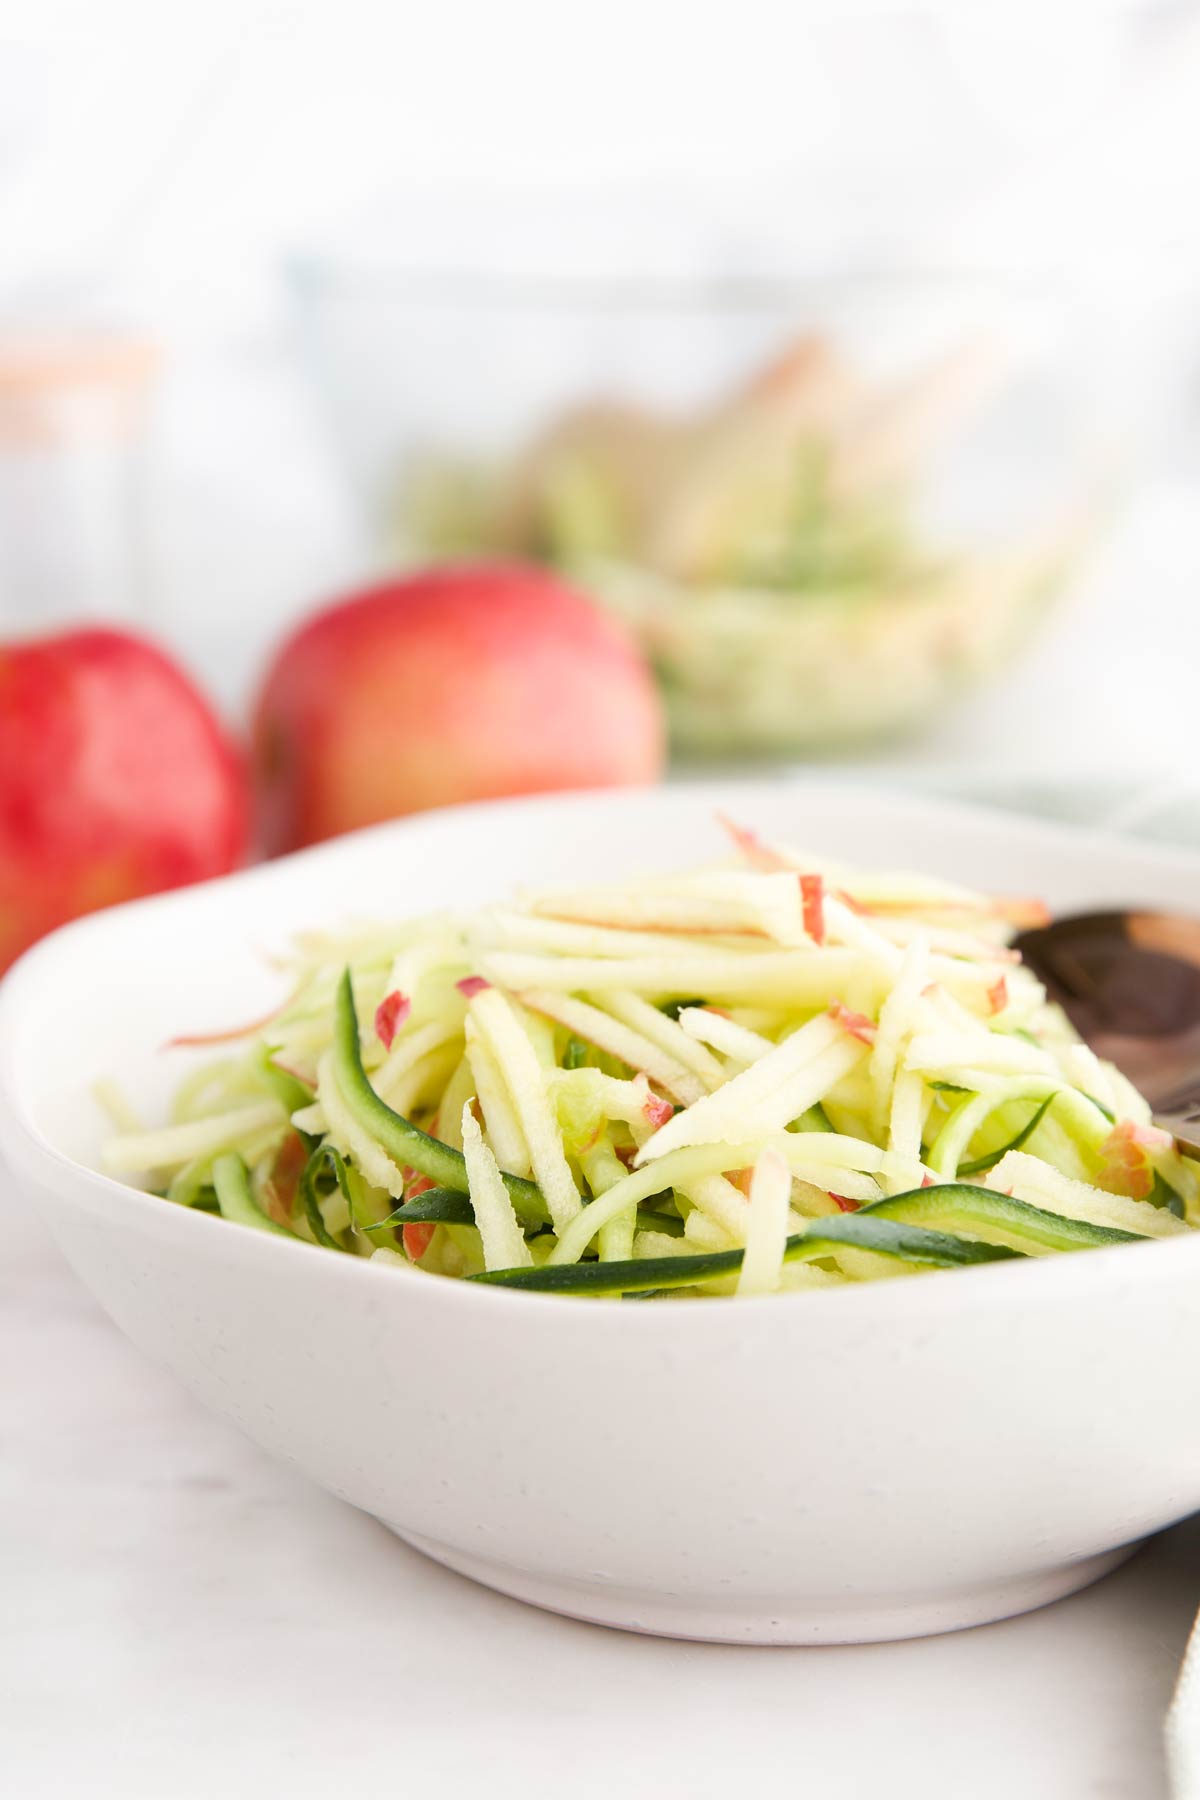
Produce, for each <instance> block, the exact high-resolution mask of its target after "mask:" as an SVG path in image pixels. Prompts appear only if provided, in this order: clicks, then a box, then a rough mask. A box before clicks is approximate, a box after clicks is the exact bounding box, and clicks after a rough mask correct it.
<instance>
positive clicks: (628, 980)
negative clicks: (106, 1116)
mask: <svg viewBox="0 0 1200 1800" xmlns="http://www.w3.org/2000/svg"><path fill="white" fill-rule="evenodd" d="M723 823H724V824H725V828H726V830H727V832H728V834H729V836H730V839H731V841H732V845H733V851H734V854H733V856H732V858H729V859H727V860H726V861H724V862H722V863H719V864H715V865H713V866H711V867H707V868H702V869H699V870H697V871H694V872H690V873H686V874H679V875H669V876H651V877H647V878H645V879H640V880H630V881H625V882H621V883H614V884H605V885H595V886H592V885H588V886H576V887H569V888H568V887H557V888H552V889H551V888H545V889H542V888H539V889H534V890H531V891H529V892H526V893H523V894H522V895H521V896H520V897H519V899H518V900H516V901H514V902H513V903H512V904H511V905H507V906H496V907H491V908H488V909H485V910H483V911H480V912H477V913H473V914H471V915H469V916H450V915H439V916H436V917H429V918H422V919H414V920H405V921H402V922H400V923H398V924H394V925H378V926H369V927H361V928H358V929H355V930H353V931H349V932H346V933H344V934H342V935H340V936H336V935H335V936H327V935H318V934H313V935H310V936H307V937H305V938H303V939H301V940H300V941H299V942H298V944H297V945H296V948H295V951H294V954H293V955H292V956H291V958H290V959H289V966H290V968H291V971H292V974H293V978H294V984H293V987H292V991H291V993H290V995H289V997H288V998H287V999H286V1000H285V1001H284V1002H283V1004H282V1005H281V1006H280V1007H279V1008H278V1010H277V1011H275V1012H274V1013H273V1014H271V1015H270V1016H269V1017H267V1018H265V1019H259V1020H256V1021H254V1022H253V1023H251V1024H249V1025H246V1026H243V1027H241V1028H237V1029H233V1030H231V1031H229V1032H226V1033H218V1034H210V1035H207V1036H204V1037H201V1038H182V1039H179V1040H177V1042H178V1043H180V1044H187V1045H190V1046H192V1047H193V1049H195V1047H196V1046H209V1047H211V1049H212V1050H213V1053H214V1054H213V1059H212V1060H208V1059H207V1058H206V1059H205V1060H204V1061H203V1063H202V1064H201V1066H199V1067H197V1068H195V1069H194V1071H193V1072H192V1073H191V1074H189V1075H188V1077H187V1078H186V1079H185V1080H184V1081H183V1082H182V1083H181V1085H180V1086H179V1089H178V1091H177V1093H176V1096H175V1101H174V1107H173V1113H172V1119H171V1122H170V1123H169V1124H168V1125H166V1126H165V1127H163V1128H162V1129H159V1130H144V1129H142V1128H141V1126H140V1124H139V1121H138V1120H137V1119H136V1117H134V1115H133V1114H132V1112H131V1110H130V1109H129V1107H128V1106H127V1104H126V1103H125V1101H124V1100H123V1099H122V1097H121V1095H120V1094H119V1093H118V1092H117V1090H116V1089H115V1088H114V1087H113V1086H112V1084H107V1083H106V1084H103V1085H102V1089H101V1090H99V1097H100V1098H101V1100H102V1101H103V1103H104V1104H105V1106H106V1108H107V1110H108V1112H109V1113H110V1115H111V1116H112V1119H113V1123H114V1125H115V1126H116V1128H117V1132H118V1135H116V1136H114V1137H112V1138H110V1139H109V1141H108V1142H107V1144H106V1145H105V1148H104V1151H103V1161H104V1166H105V1167H106V1168H107V1169H108V1170H109V1171H111V1172H112V1173H114V1174H119V1175H122V1176H126V1177H135V1178H138V1179H140V1180H141V1182H142V1183H143V1184H144V1185H146V1186H147V1187H149V1188H150V1189H152V1191H154V1192H156V1193H159V1194H161V1195H162V1196H163V1197H164V1199H166V1200H167V1201H170V1202H173V1203H175V1204H177V1205H181V1206H190V1207H194V1208H200V1209H203V1210H207V1211H209V1212H216V1213H220V1214H222V1215H223V1216H224V1217H225V1218H227V1219H230V1220H233V1221H235V1222H237V1223H240V1224H243V1225H248V1226H252V1227H254V1228H256V1229H258V1230H261V1231H267V1232H272V1233H277V1234H280V1235H282V1236H287V1237H293V1238H298V1239H301V1240H303V1241H305V1242H308V1243H310V1244H313V1245H319V1246H321V1247H323V1248H324V1249H326V1250H329V1251H333V1252H336V1253H338V1254H341V1255H348V1256H360V1257H371V1258H373V1259H374V1260H376V1261H379V1262H383V1263H385V1264H389V1265H394V1266H395V1267H397V1268H404V1269H407V1270H411V1271H417V1272H421V1273H427V1274H432V1275H441V1276H458V1277H465V1278H467V1279H471V1280H475V1281H483V1282H491V1283H498V1284H502V1285H507V1286H511V1287H523V1288H535V1289H541V1290H544V1291H548V1292H563V1293H580V1294H597V1295H605V1294H607V1295H623V1296H627V1297H639V1298H644V1297H647V1296H651V1295H655V1294H667V1293H670V1294H694V1295H695V1294H737V1295H746V1294H767V1293H774V1292H777V1291H781V1290H790V1289H794V1288H814V1287H829V1286H837V1285H841V1284H844V1283H847V1282H862V1281H873V1280H877V1279H881V1278H883V1277H887V1276H898V1275H909V1274H913V1273H917V1272H919V1271H921V1270H924V1269H933V1268H954V1267H959V1266H962V1265H965V1264H969V1263H979V1262H991V1261H996V1260H999V1259H1003V1258H1014V1257H1024V1256H1040V1255H1046V1254H1051V1253H1054V1252H1057V1251H1065V1250H1075V1249H1083V1248H1088V1247H1090V1246H1098V1245H1106V1244H1114V1243H1120V1242H1124V1241H1131V1240H1134V1239H1137V1238H1147V1237H1167V1236H1170V1235H1172V1234H1174V1233H1182V1232H1186V1231H1188V1229H1189V1228H1190V1227H1194V1226H1195V1225H1196V1224H1198V1223H1200V1167H1198V1166H1197V1164H1196V1163H1194V1162H1193V1161H1191V1160H1190V1159H1188V1158H1185V1157H1184V1156H1182V1155H1181V1154H1180V1153H1179V1152H1178V1150H1177V1149H1176V1147H1175V1144H1174V1141H1173V1140H1172V1138H1170V1137H1169V1136H1168V1135H1167V1134H1165V1133H1164V1132H1161V1131H1159V1130H1157V1129H1156V1128H1155V1127H1154V1126H1153V1125H1152V1123H1151V1117H1150V1108H1149V1106H1148V1105H1147V1103H1146V1101H1145V1100H1144V1099H1143V1098H1142V1096H1141V1095H1140V1094H1139V1093H1138V1092H1137V1090H1136V1089H1135V1088H1133V1087H1132V1086H1131V1085H1130V1083H1129V1082H1128V1081H1127V1080H1126V1079H1125V1078H1124V1077H1123V1076H1122V1075H1121V1074H1120V1073H1119V1072H1118V1071H1117V1070H1116V1069H1115V1068H1113V1067H1112V1065H1111V1064H1108V1063H1104V1062H1101V1061H1100V1060H1099V1059H1098V1058H1097V1057H1096V1056H1095V1055H1094V1054H1093V1053H1092V1052H1091V1051H1090V1050H1089V1049H1088V1048H1087V1047H1086V1045H1084V1044H1083V1043H1081V1042H1080V1041H1079V1039H1078V1037H1077V1035H1076V1034H1075V1032H1074V1031H1073V1029H1072V1028H1071V1026H1070V1025H1069V1024H1068V1022H1067V1020H1066V1019H1065V1017H1064V1016H1063V1014H1062V1013H1061V1012H1060V1011H1059V1010H1058V1009H1057V1008H1056V1007H1054V1006H1052V1005H1050V1004H1048V1002H1047V999H1046V995H1045V993H1044V990H1043V989H1042V987H1041V986H1040V985H1039V983H1038V982H1037V980H1036V979H1035V978H1034V976H1033V975H1032V974H1031V973H1030V971H1029V970H1028V969H1026V968H1025V967H1024V966H1023V965H1022V963H1021V961H1020V958H1019V956H1018V955H1017V954H1016V952H1015V951H1014V950H1012V949H1011V948H1010V947H1009V945H1010V939H1011V937H1012V935H1013V932H1014V929H1015V928H1016V927H1017V926H1019V925H1022V924H1028V923H1030V922H1033V921H1035V920H1036V919H1037V918H1038V917H1039V916H1044V914H1042V910H1041V909H1040V908H1039V907H1038V906H1037V905H1036V903H1031V902H1027V901H1005V900H997V899H993V898H990V897H988V896H984V895H980V894H976V893H973V892H970V891H969V890H967V889H965V888H961V887H957V886H953V885H950V884H948V883H946V882H943V881H937V880H932V879H929V878H926V877H922V876H915V875H907V874H862V873H860V872H857V871H854V870H850V869H845V868H840V867H835V866H833V865H832V864H830V863H828V862H827V861H825V860H823V859H820V858H813V857H810V856H805V855H801V854H800V853H798V852H796V851H793V850H791V849H789V848H788V847H786V846H785V845H782V844H776V843H767V842H765V841H763V840H762V839H761V838H760V837H758V836H757V835H756V834H755V833H754V832H752V831H749V830H747V829H745V828H743V827H741V826H738V825H734V824H732V823H730V822H728V821H724V822H723ZM218 1046H221V1047H222V1053H220V1054H218V1053H217V1048H218Z"/></svg>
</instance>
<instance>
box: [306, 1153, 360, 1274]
mask: <svg viewBox="0 0 1200 1800" xmlns="http://www.w3.org/2000/svg"><path fill="white" fill-rule="evenodd" d="M325 1163H328V1164H329V1166H330V1168H331V1169H332V1170H333V1175H334V1179H335V1181H336V1182H337V1185H338V1187H339V1188H340V1189H341V1191H342V1193H343V1194H344V1196H345V1199H346V1204H347V1206H348V1207H349V1208H350V1216H351V1218H353V1216H354V1196H353V1194H352V1193H351V1191H350V1182H349V1178H348V1176H347V1174H346V1164H345V1162H344V1161H343V1159H342V1156H341V1154H340V1152H339V1151H337V1150H335V1149H334V1147H333V1145H332V1144H319V1145H318V1146H317V1148H316V1149H315V1150H314V1151H313V1153H312V1155H311V1156H310V1157H309V1159H308V1161H307V1162H306V1163H305V1165H304V1173H303V1174H302V1175H301V1177H300V1198H301V1200H302V1201H303V1203H304V1216H305V1218H306V1219H307V1220H308V1225H309V1230H310V1231H311V1232H312V1234H313V1236H314V1237H315V1238H316V1240H317V1242H318V1244H322V1245H323V1246H324V1247H325V1249H326V1250H342V1251H346V1246H345V1244H342V1243H339V1242H338V1240H337V1238H335V1237H334V1235H333V1233H332V1232H331V1231H330V1229H329V1227H328V1225H326V1223H325V1217H324V1214H323V1213H322V1211H321V1200H320V1195H319V1194H318V1193H317V1177H318V1175H319V1174H320V1173H321V1169H322V1166H323V1164H325ZM346 1254H348V1255H353V1251H346Z"/></svg>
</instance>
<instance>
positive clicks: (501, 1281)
mask: <svg viewBox="0 0 1200 1800" xmlns="http://www.w3.org/2000/svg"><path fill="white" fill-rule="evenodd" d="M836 1250H872V1251H875V1252H876V1253H877V1254H878V1255H882V1256H891V1257H895V1258H896V1259H898V1260H899V1261H900V1262H910V1263H917V1264H919V1265H922V1266H924V1267H927V1268H938V1269H949V1268H961V1267H963V1266H964V1265H966V1264H970V1263H987V1262H1004V1261H1008V1260H1011V1259H1012V1258H1014V1257H1019V1256H1020V1255H1021V1252H1020V1251H1019V1250H1010V1249H1008V1248H1006V1247H1005V1246H1004V1245H1001V1244H982V1243H977V1242H974V1241H972V1240H969V1239H963V1238H957V1237H951V1236H950V1235H949V1234H948V1233H946V1232H941V1231H929V1230H926V1229H925V1228H924V1227H922V1226H915V1225H913V1226H910V1225H905V1224H902V1223H901V1222H899V1221H897V1220H893V1219H888V1218H871V1217H869V1216H868V1214H867V1213H866V1211H865V1210H864V1211H863V1212H859V1213H845V1214H843V1215H842V1216H840V1217H836V1218H829V1219H820V1220H814V1221H813V1223H812V1225H811V1226H810V1227H809V1229H808V1230H807V1231H805V1232H803V1233H802V1234H799V1235H797V1236H796V1237H791V1238H789V1239H788V1241H787V1247H786V1249H785V1250H784V1255H783V1260H784V1261H785V1262H789V1263H791V1262H812V1261H813V1260H814V1259H815V1258H817V1257H819V1256H828V1255H830V1253H831V1252H833V1251H836ZM742 1255H743V1252H742V1251H741V1250H716V1251H710V1252H708V1253H706V1254H704V1255H698V1256H648V1257H637V1258H635V1259H633V1260H632V1261H629V1262H588V1263H551V1264H547V1265H545V1266H544V1267H542V1268H540V1269H536V1268H535V1269H489V1270H485V1271H484V1272H483V1273H482V1274H479V1275H469V1276H467V1278H466V1279H467V1280H468V1281H480V1282H485V1283H487V1284H488V1285H489V1286H493V1287H514V1288H533V1289H536V1290H538V1291H540V1292H541V1293H546V1294H627V1293H636V1292H638V1291H639V1290H643V1291H644V1290H648V1289H652V1288H653V1289H662V1288H681V1287H703V1286H704V1285H705V1283H706V1282H709V1281H714V1280H719V1279H721V1278H722V1277H725V1276H729V1275H736V1274H737V1272H738V1270H739V1269H740V1268H741V1266H742Z"/></svg>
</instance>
